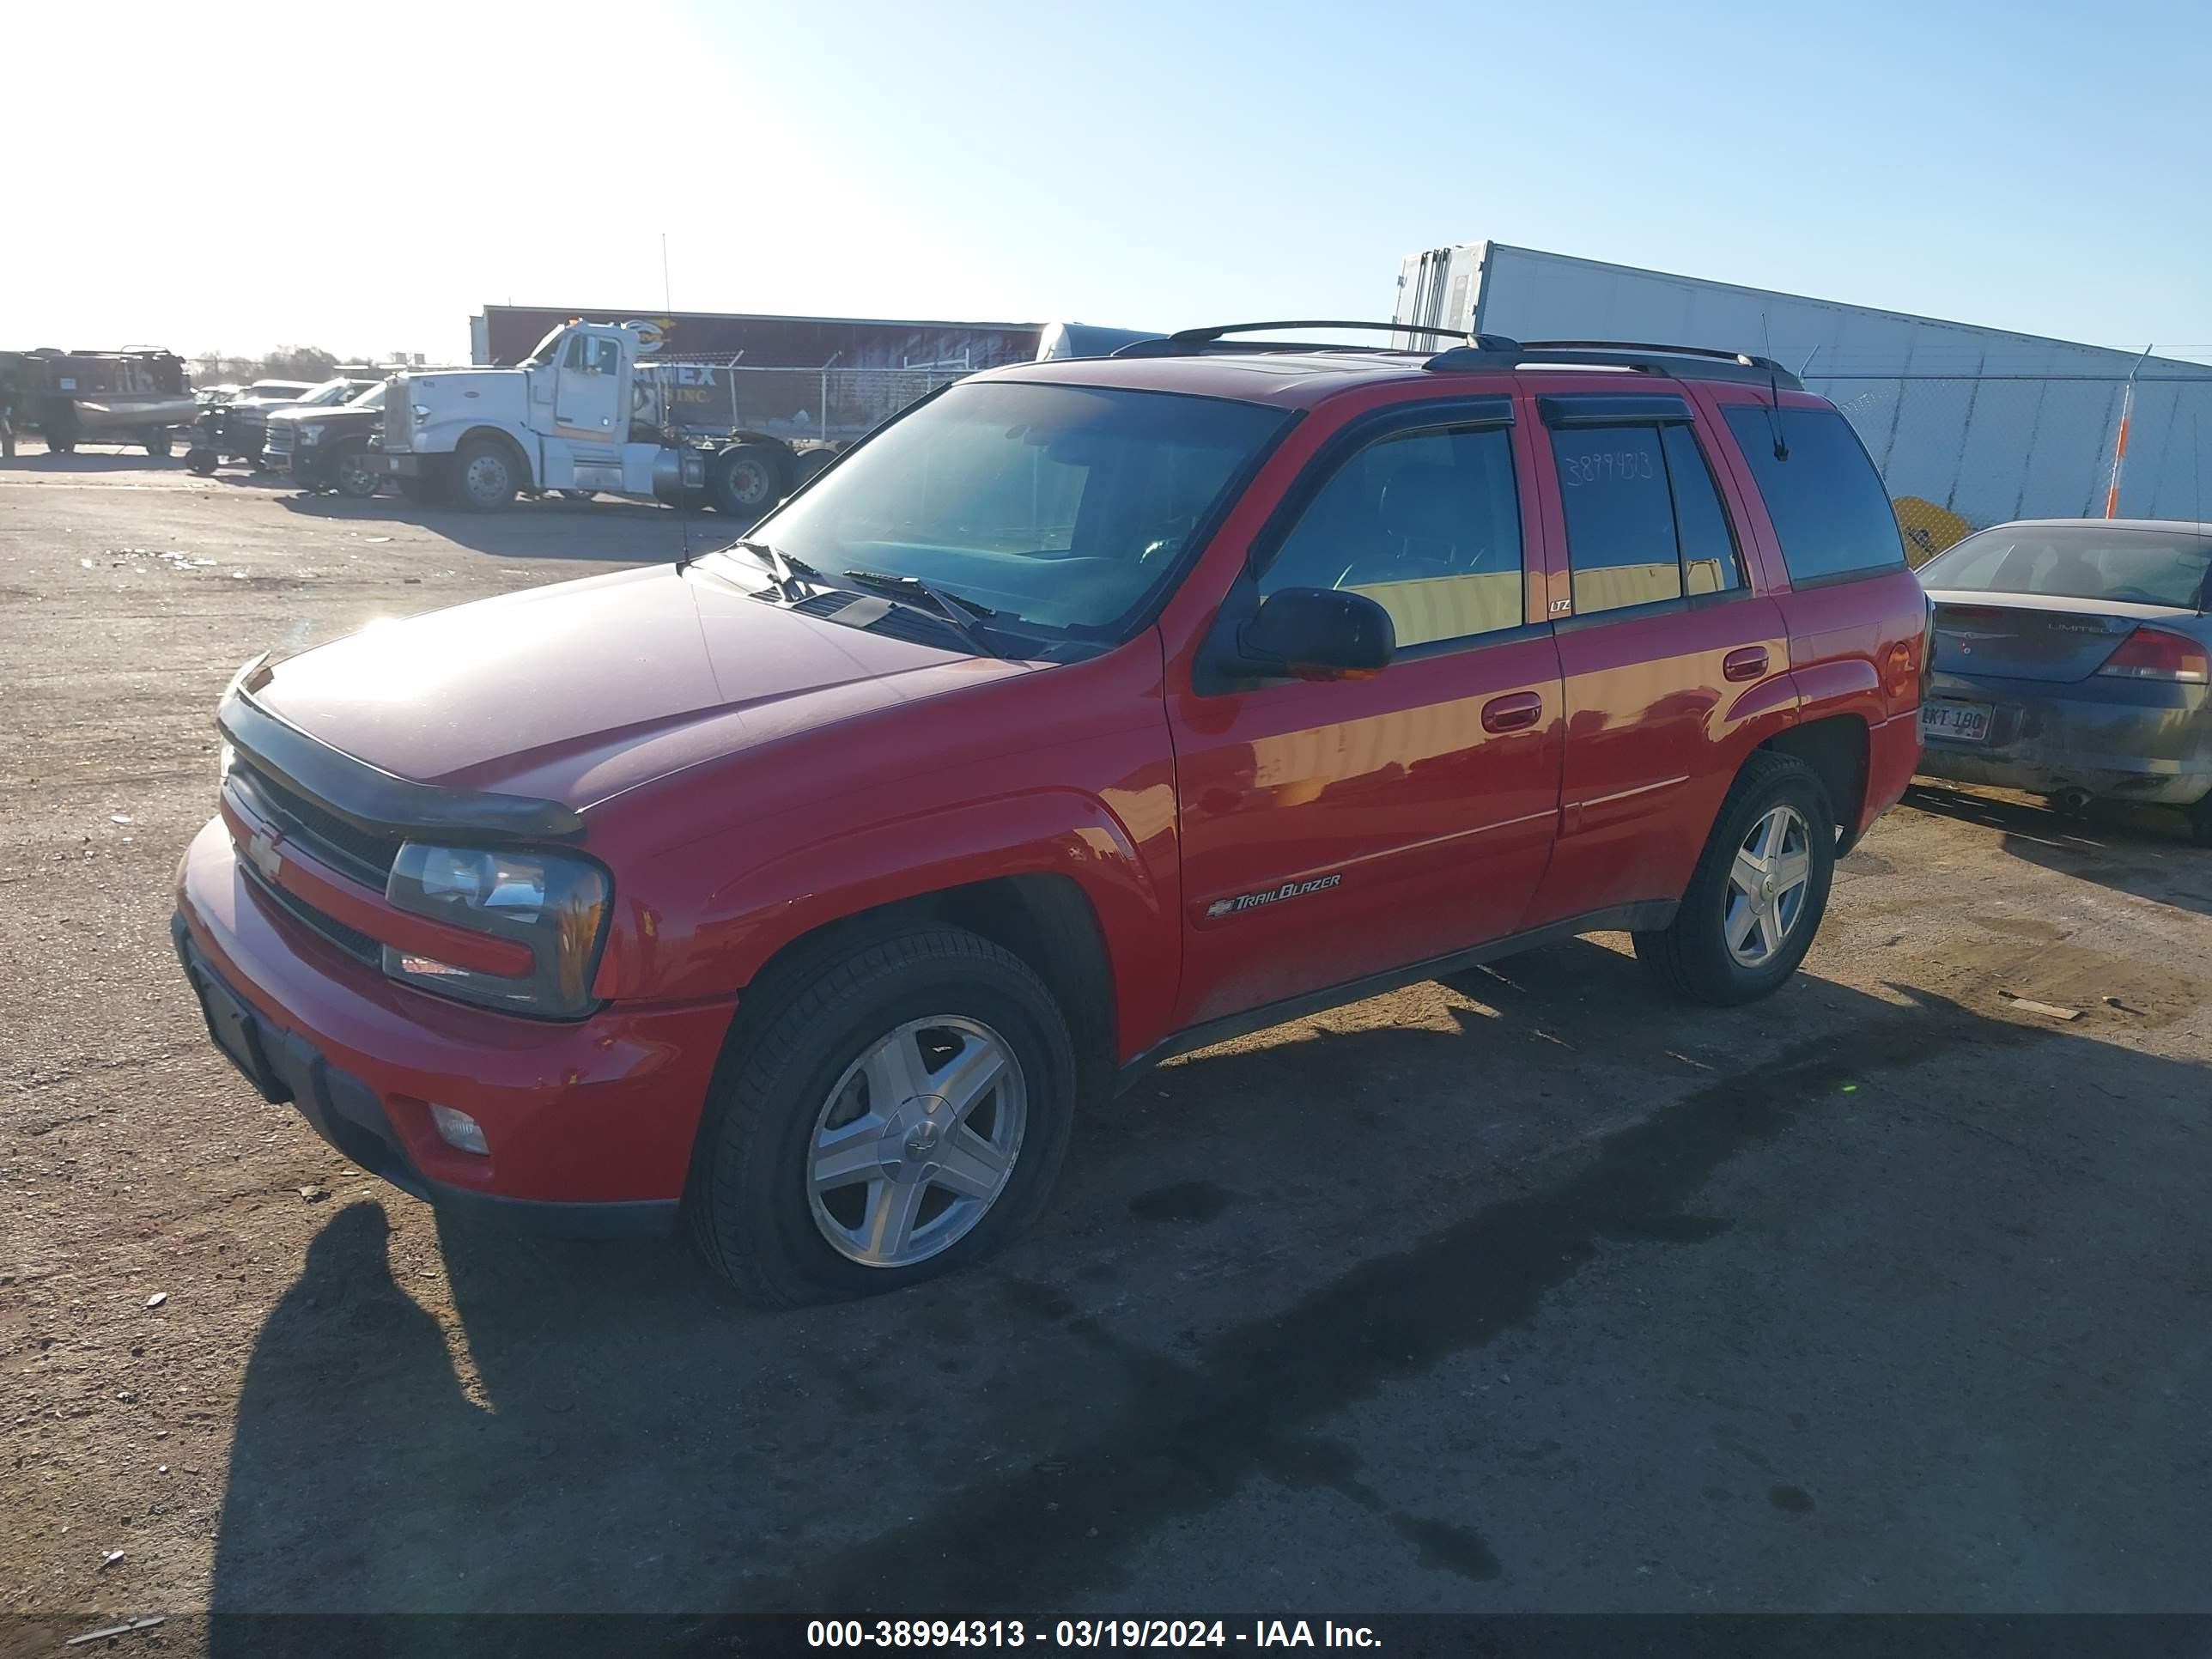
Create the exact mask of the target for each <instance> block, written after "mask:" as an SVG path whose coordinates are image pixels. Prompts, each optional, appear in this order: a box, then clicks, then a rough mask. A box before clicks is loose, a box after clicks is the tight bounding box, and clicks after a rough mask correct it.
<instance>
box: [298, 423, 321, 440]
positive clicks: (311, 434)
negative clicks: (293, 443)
mask: <svg viewBox="0 0 2212 1659" xmlns="http://www.w3.org/2000/svg"><path fill="white" fill-rule="evenodd" d="M322 441H323V423H322V422H320V421H302V422H300V442H301V445H302V446H305V445H307V444H319V443H320V442H322Z"/></svg>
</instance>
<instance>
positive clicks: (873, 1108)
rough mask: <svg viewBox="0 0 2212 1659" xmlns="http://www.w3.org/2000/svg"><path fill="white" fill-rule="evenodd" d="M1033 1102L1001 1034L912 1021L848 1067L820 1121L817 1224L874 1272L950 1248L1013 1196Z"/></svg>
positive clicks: (814, 1175)
mask: <svg viewBox="0 0 2212 1659" xmlns="http://www.w3.org/2000/svg"><path fill="white" fill-rule="evenodd" d="M1028 1106H1029V1095H1028V1085H1027V1080H1026V1079H1024V1076H1023V1074H1022V1067H1021V1062H1020V1061H1019V1060H1018V1059H1016V1058H1015V1054H1014V1051H1013V1048H1012V1045H1010V1044H1009V1043H1008V1042H1006V1039H1005V1038H1004V1037H1002V1036H1000V1035H999V1034H998V1033H997V1032H996V1031H994V1030H992V1029H991V1028H990V1027H989V1026H987V1025H985V1024H981V1022H980V1021H977V1020H973V1019H969V1018H964V1017H963V1016H961V1015H957V1014H933V1015H930V1016H928V1017H927V1018H922V1019H915V1020H908V1021H907V1022H906V1023H905V1024H902V1025H901V1026H899V1027H897V1028H896V1030H892V1031H890V1032H889V1033H887V1034H886V1035H885V1036H883V1037H881V1038H879V1039H878V1040H877V1042H875V1043H873V1044H872V1046H871V1047H870V1048H868V1049H867V1050H866V1053H864V1054H861V1055H860V1058H859V1059H858V1060H854V1062H853V1063H852V1064H851V1065H850V1066H847V1067H846V1068H845V1072H844V1074H843V1075H842V1077H840V1078H839V1079H837V1082H836V1086H835V1087H833V1088H832V1089H831V1090H830V1091H829V1098H828V1099H827V1100H825V1101H823V1104H822V1109H821V1111H820V1112H819V1113H818V1114H817V1115H816V1118H815V1124H814V1137H813V1140H812V1144H811V1147H810V1148H809V1151H808V1154H807V1168H806V1182H807V1201H808V1205H809V1207H810V1208H811V1211H812V1213H813V1216H814V1225H815V1226H816V1228H817V1230H819V1231H820V1232H821V1234H822V1237H823V1238H824V1239H825V1240H827V1241H828V1243H829V1245H830V1247H831V1248H832V1249H835V1250H836V1251H837V1252H838V1254H840V1255H843V1256H844V1257H846V1258H847V1259H848V1261H857V1262H859V1263H860V1265H861V1266H863V1267H911V1266H912V1265H913V1264H914V1263H915V1262H917V1261H927V1260H928V1258H930V1257H931V1256H933V1255H937V1254H938V1253H939V1251H941V1250H946V1249H951V1247H952V1246H953V1245H955V1244H957V1243H959V1242H960V1240H961V1239H963V1238H964V1237H966V1236H967V1235H968V1234H969V1232H971V1231H974V1230H975V1225H976V1224H977V1223H979V1222H980V1221H981V1220H982V1218H983V1217H984V1215H985V1214H986V1213H987V1212H988V1211H989V1209H990V1207H991V1206H992V1205H993V1204H994V1203H995V1202H997V1201H998V1199H999V1195H1000V1194H1001V1193H1003V1192H1004V1191H1005V1190H1006V1182H1008V1180H1009V1179H1011V1178H1012V1175H1013V1172H1014V1165H1015V1162H1016V1160H1017V1159H1018V1158H1020V1156H1021V1150H1022V1133H1023V1130H1024V1127H1025V1126H1026V1123H1027V1120H1028Z"/></svg>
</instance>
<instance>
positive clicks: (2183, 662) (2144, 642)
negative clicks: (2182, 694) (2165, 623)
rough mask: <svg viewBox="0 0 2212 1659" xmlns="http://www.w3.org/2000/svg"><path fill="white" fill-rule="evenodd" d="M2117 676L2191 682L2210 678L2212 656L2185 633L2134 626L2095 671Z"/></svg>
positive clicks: (2198, 682)
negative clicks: (2136, 627)
mask: <svg viewBox="0 0 2212 1659" xmlns="http://www.w3.org/2000/svg"><path fill="white" fill-rule="evenodd" d="M2098 672H2099V673H2100V674H2111V675H2113V676H2116V677H2117V678H2121V679H2130V680H2180V681H2183V682H2185V683H2186V684H2191V685H2203V684H2206V683H2207V682H2208V681H2212V659H2208V658H2207V657H2206V655H2205V652H2204V647H2203V646H2201V645H2199V644H2197V641H2195V640H2192V639H2191V638H2190V637H2189V635H2186V634H2177V633H2174V632H2173V631H2172V629H2165V628H2138V629H2136V631H2135V632H2134V633H2132V634H2130V635H2128V636H2127V638H2125V639H2124V640H2123V641H2120V648H2119V649H2118V650H2117V651H2115V652H2113V653H2112V655H2111V656H2110V657H2107V658H2106V659H2105V665H2104V666H2103V667H2102V668H2100V669H2099V670H2098Z"/></svg>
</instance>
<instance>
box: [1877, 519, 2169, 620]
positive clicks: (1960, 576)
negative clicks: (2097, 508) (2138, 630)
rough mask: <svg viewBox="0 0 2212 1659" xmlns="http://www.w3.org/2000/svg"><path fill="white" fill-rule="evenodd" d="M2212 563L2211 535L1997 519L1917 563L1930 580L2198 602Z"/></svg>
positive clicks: (2072, 595)
mask: <svg viewBox="0 0 2212 1659" xmlns="http://www.w3.org/2000/svg"><path fill="white" fill-rule="evenodd" d="M2208 568H2212V535H2202V534H2198V533H2196V532H2191V531H2188V530H2184V529H2180V528H2179V527H2177V528H2175V529H2172V530H2146V529H2131V528H2122V527H2120V526H2113V525H2107V524H2103V523H2100V521H2098V520H2094V519H2085V520H2082V521H2081V523H2079V524H2063V525H1999V526H1997V527H1996V529H1994V530H1984V531H1982V532H1979V533H1978V534H1976V535H1972V536H1969V537H1967V538H1966V539H1965V540H1964V541H1962V542H1960V544H1958V545H1957V546H1956V547H1954V548H1951V549H1949V550H1948V551H1945V552H1943V553H1941V554H1938V555H1937V556H1936V557H1935V558H1933V559H1930V560H1929V562H1927V563H1926V564H1924V565H1923V566H1922V567H1921V568H1920V580H1921V581H1922V582H1923V584H1925V585H1926V586H1929V587H1945V588H1955V589H1960V590H1964V591H1967V592H1983V593H2040V594H2044V595H2046V596H2048V597H2050V598H2053V599H2098V600H2106V601H2112V602H2117V603H2121V604H2130V605H2178V606H2179V607H2181V608H2182V609H2184V610H2187V611H2194V610H2197V608H2198V607H2199V605H2201V603H2202V601H2203V589H2204V577H2205V573H2206V571H2207V569H2208Z"/></svg>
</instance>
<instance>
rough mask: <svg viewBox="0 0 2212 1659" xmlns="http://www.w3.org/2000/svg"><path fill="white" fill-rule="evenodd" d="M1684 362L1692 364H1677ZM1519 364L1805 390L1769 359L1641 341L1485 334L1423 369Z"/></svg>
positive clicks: (1443, 370)
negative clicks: (1624, 370) (1625, 371)
mask: <svg viewBox="0 0 2212 1659" xmlns="http://www.w3.org/2000/svg"><path fill="white" fill-rule="evenodd" d="M1685 357H1687V358H1690V359H1692V360H1693V361H1692V362H1682V361H1680V360H1681V359H1683V358H1685ZM1522 363H1552V364H1555V365H1557V366H1559V367H1561V368H1571V367H1573V366H1576V365H1578V364H1581V365H1587V366H1588V367H1589V368H1627V369H1633V370H1635V371H1636V372H1637V373H1638V374H1665V375H1669V376H1674V377H1675V378H1678V379H1688V380H1744V381H1748V382H1750V383H1751V384H1753V385H1754V386H1787V387H1789V388H1790V390H1791V391H1792V392H1801V391H1802V390H1803V389H1804V386H1803V383H1802V381H1800V380H1798V378H1797V377H1796V375H1795V374H1791V373H1790V371H1789V370H1788V369H1786V368H1783V367H1782V365H1781V364H1779V363H1778V362H1775V361H1774V359H1772V358H1771V357H1754V356H1751V355H1750V354H1748V353H1747V352H1741V351H1723V350H1720V349H1717V348H1716V347H1713V346H1683V345H1654V344H1652V343H1649V342H1647V341H1643V340H1508V339H1505V338H1503V337H1500V336H1498V335H1494V334H1492V335H1484V336H1482V337H1480V338H1479V339H1478V340H1477V341H1476V342H1475V343H1473V344H1469V345H1463V346H1454V347H1452V348H1451V349H1449V350H1448V351H1440V352H1438V353H1437V355H1436V356H1433V357H1431V358H1430V359H1429V360H1428V362H1425V363H1424V364H1423V365H1422V367H1423V368H1431V369H1435V370H1437V371H1438V372H1439V373H1449V372H1451V371H1453V370H1466V369H1476V368H1516V367H1518V366H1519V365H1521V364H1522Z"/></svg>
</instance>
